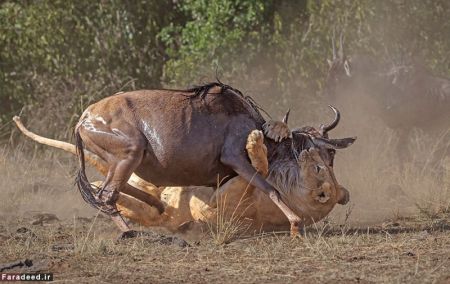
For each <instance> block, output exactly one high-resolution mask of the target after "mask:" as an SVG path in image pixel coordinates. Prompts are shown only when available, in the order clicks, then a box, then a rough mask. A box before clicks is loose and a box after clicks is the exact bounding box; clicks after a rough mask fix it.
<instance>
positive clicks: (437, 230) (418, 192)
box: [0, 127, 450, 283]
mask: <svg viewBox="0 0 450 284" xmlns="http://www.w3.org/2000/svg"><path fill="white" fill-rule="evenodd" d="M342 131H343V132H347V131H346V130H345V127H344V129H343V130H342ZM348 133H349V132H347V134H348ZM415 135H416V136H414V137H415V138H414V139H412V141H413V143H411V148H412V149H416V151H415V152H414V153H416V154H414V156H413V157H412V159H411V162H410V163H408V164H406V165H404V166H403V167H399V166H398V162H397V158H396V154H395V147H394V146H395V143H396V135H395V133H393V132H392V131H390V130H389V129H386V128H383V127H375V128H373V129H371V135H370V136H368V135H359V138H358V141H357V143H356V144H355V145H354V146H352V148H351V149H349V150H347V151H345V152H344V151H342V152H340V154H339V156H338V157H337V161H336V171H337V178H338V180H339V181H340V182H341V183H342V184H344V185H345V186H347V187H348V189H349V190H350V192H351V198H352V202H351V204H352V205H351V206H346V207H336V209H335V210H333V212H332V213H331V214H330V216H329V218H326V219H325V220H323V221H322V222H319V223H317V224H314V225H313V226H310V227H309V228H307V230H306V233H305V235H304V236H303V237H302V238H297V239H291V238H290V237H289V236H287V235H285V234H263V235H259V236H253V237H250V238H240V237H241V234H242V232H243V231H245V223H240V222H241V221H239V218H238V217H239V216H240V215H239V214H240V213H239V212H240V211H238V210H237V211H236V213H235V214H231V218H229V217H230V214H225V212H222V213H221V210H223V209H220V208H225V206H220V203H222V202H224V201H226V200H224V199H222V200H221V201H219V204H218V211H219V214H218V217H217V218H218V219H217V225H214V226H213V225H211V226H210V232H211V237H210V238H208V239H202V240H200V243H198V242H196V241H197V240H195V239H192V240H190V241H191V244H192V246H191V247H188V248H180V247H178V246H175V245H163V244H159V243H155V242H154V241H152V240H149V239H148V238H137V239H131V240H127V241H121V242H119V243H116V241H115V239H116V237H117V234H118V230H117V229H116V228H115V226H114V224H112V222H110V220H108V219H107V218H104V217H103V216H102V215H101V214H100V215H97V212H96V211H95V210H93V209H91V208H89V207H88V206H87V205H86V204H84V203H83V201H82V199H81V198H80V196H79V194H78V192H77V190H76V189H75V187H74V186H73V177H72V175H73V173H74V170H75V168H76V164H75V163H74V162H73V161H74V160H75V159H74V158H73V157H71V156H65V155H59V154H58V155H55V154H54V153H53V154H52V151H49V152H44V153H42V152H38V151H36V152H32V153H31V154H30V153H29V152H28V153H27V154H25V153H23V152H22V151H21V149H23V148H21V147H18V148H15V149H14V150H12V149H10V148H8V147H4V148H1V149H0V176H1V179H0V214H1V215H2V217H3V218H2V220H1V222H0V251H1V252H2V254H1V256H2V257H1V259H2V262H8V261H15V260H19V259H24V258H30V259H33V260H34V263H35V266H34V267H31V268H29V269H31V270H32V269H36V270H41V271H51V272H54V273H55V279H56V280H63V281H66V282H76V283H92V282H107V283H111V282H113V283H115V282H125V281H126V282H132V281H134V282H146V283H180V282H184V283H211V282H212V283H224V282H228V283H286V282H288V283H289V282H296V281H300V282H302V283H323V282H329V283H336V282H338V283H370V282H376V283H448V282H449V281H450V272H449V271H448V267H449V266H450V234H449V229H450V210H449V208H450V195H449V192H450V178H449V176H448V171H447V172H445V171H444V172H443V171H442V170H441V171H440V170H439V168H438V167H439V165H437V166H431V165H432V163H431V162H427V161H426V158H427V157H429V156H430V153H434V151H436V150H435V149H436V147H434V146H430V145H432V144H431V143H430V140H431V141H434V142H436V141H440V142H439V143H440V144H439V145H440V146H442V145H443V144H445V143H448V139H447V140H446V139H441V140H439V139H436V137H434V138H433V137H426V136H425V135H423V134H421V133H417V134H415ZM336 136H339V135H338V134H336ZM427 139H429V140H427ZM427 141H428V142H427ZM440 146H439V147H440ZM28 148H29V147H28ZM446 163H447V161H444V160H442V163H441V166H442V167H445V166H446V167H448V165H449V164H446ZM447 169H448V168H447ZM93 179H94V178H93ZM38 212H48V213H53V214H56V215H57V216H58V218H59V219H60V220H59V221H58V220H54V221H51V222H44V223H41V224H35V225H32V222H33V218H34V217H33V216H34V215H36V213H38ZM225 216H228V217H225ZM21 227H25V228H27V229H28V230H29V231H26V230H25V231H24V232H23V233H20V232H21V230H19V232H18V231H17V229H19V228H21ZM22 231H23V229H22ZM28 271H30V270H28Z"/></svg>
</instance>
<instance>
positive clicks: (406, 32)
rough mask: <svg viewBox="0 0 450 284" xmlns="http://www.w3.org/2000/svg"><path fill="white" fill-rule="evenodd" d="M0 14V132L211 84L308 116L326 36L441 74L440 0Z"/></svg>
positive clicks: (226, 1) (55, 0)
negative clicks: (122, 94) (119, 99)
mask: <svg viewBox="0 0 450 284" xmlns="http://www.w3.org/2000/svg"><path fill="white" fill-rule="evenodd" d="M0 3H1V4H0V31H1V32H0V100H1V105H0V124H1V125H3V124H4V123H6V122H7V121H10V118H11V116H12V115H13V114H16V113H17V112H19V111H20V109H21V108H22V107H23V106H26V107H27V108H28V109H33V112H35V110H38V109H44V110H45V111H43V112H41V113H39V114H42V113H44V114H47V115H48V117H49V121H50V122H51V123H53V124H54V125H53V126H54V127H53V126H52V128H54V129H58V128H59V127H60V126H61V125H56V124H55V123H56V121H58V123H60V121H68V122H69V123H68V124H65V127H66V129H69V126H70V125H73V123H74V122H75V121H76V118H77V115H78V114H79V113H80V112H81V110H82V109H83V108H84V107H85V106H86V105H87V104H88V103H90V102H91V101H93V100H98V99H99V98H101V97H104V96H107V95H110V94H112V93H114V92H116V91H119V90H121V89H135V88H152V87H159V86H162V85H165V86H176V87H185V86H186V85H192V84H196V83H200V82H202V81H209V80H213V79H214V78H215V76H216V73H217V75H218V76H219V77H220V79H221V80H223V81H227V82H229V83H232V84H234V85H237V86H238V87H239V88H242V89H243V90H244V91H245V92H247V91H248V92H250V94H252V95H255V96H256V97H257V99H259V100H261V101H263V102H266V101H270V102H271V103H270V104H269V103H265V105H266V106H267V105H269V109H268V110H269V111H270V112H281V110H284V109H285V108H287V106H290V107H292V108H299V109H302V110H306V111H303V112H302V113H303V114H304V115H310V114H311V113H312V111H309V110H311V109H315V108H317V107H319V105H322V103H321V102H320V99H321V96H320V95H321V92H320V90H321V88H322V85H323V82H324V78H325V74H326V71H327V65H326V59H327V58H329V57H331V39H332V37H333V30H334V31H335V35H336V37H338V36H339V34H340V33H341V32H342V33H343V34H344V35H345V50H346V51H347V52H348V53H358V52H359V53H369V54H372V55H375V56H377V58H379V60H380V61H384V62H385V63H386V64H392V62H396V63H397V64H398V63H399V62H401V61H402V60H405V58H406V59H408V58H409V59H411V58H413V59H414V60H418V61H420V62H423V63H425V64H426V65H428V66H429V67H430V68H432V69H433V70H435V71H436V73H438V74H440V75H444V76H445V75H449V74H450V53H449V50H450V48H449V47H450V46H449V45H450V39H449V38H448V34H449V33H450V21H449V20H448V16H447V15H448V14H449V12H450V4H449V2H448V1H446V0H409V1H405V0H389V1H388V0H382V1H369V0H361V1H352V0H336V1H334V0H322V1H314V0H299V1H293V0H282V1H272V0H270V1H264V0H248V1H245V0H210V1H206V0H185V1H156V0H140V1H131V0H111V1H74V0H67V1H63V0H52V1H50V0H36V1H12V0H5V1H1V2H0ZM49 105H50V106H51V108H49ZM55 110H56V111H58V113H59V116H58V117H57V118H58V119H55V118H56V117H55V116H54V112H53V111H55ZM308 111H309V112H310V113H308ZM61 112H63V113H61ZM36 115H37V114H36ZM47 127H48V125H47ZM66 132H67V131H66ZM67 133H68V132H67ZM0 136H1V133H0ZM0 138H1V137H0Z"/></svg>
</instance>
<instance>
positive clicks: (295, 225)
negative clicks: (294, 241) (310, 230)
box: [291, 221, 301, 238]
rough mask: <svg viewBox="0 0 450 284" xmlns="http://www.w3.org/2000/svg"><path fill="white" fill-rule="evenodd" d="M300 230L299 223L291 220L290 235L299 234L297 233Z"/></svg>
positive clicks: (293, 236)
mask: <svg viewBox="0 0 450 284" xmlns="http://www.w3.org/2000/svg"><path fill="white" fill-rule="evenodd" d="M300 231H301V224H300V222H298V221H295V222H291V237H292V238H295V237H297V236H299V233H300Z"/></svg>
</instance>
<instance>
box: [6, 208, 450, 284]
mask: <svg viewBox="0 0 450 284" xmlns="http://www.w3.org/2000/svg"><path fill="white" fill-rule="evenodd" d="M100 216H101V215H99V216H97V217H91V218H86V217H78V218H74V219H72V220H71V219H68V220H57V219H55V218H54V217H55V216H54V215H51V214H49V215H45V214H44V215H42V214H40V215H39V214H36V215H35V216H34V217H30V218H7V219H4V220H3V221H2V223H1V225H0V251H1V252H2V256H1V261H2V264H1V265H4V264H6V263H10V262H15V261H18V260H19V261H20V260H22V261H24V260H25V259H30V260H32V262H33V265H32V266H31V267H26V266H25V267H17V268H13V269H8V270H4V271H3V272H36V271H40V272H44V271H48V272H52V273H54V279H55V280H56V281H61V282H76V283H119V282H125V281H126V282H138V283H140V282H142V283H291V282H299V283H450V269H449V267H450V231H449V230H450V222H449V215H447V216H441V217H442V218H436V219H435V220H433V221H432V220H422V221H418V220H412V219H398V220H395V221H391V222H386V223H384V224H382V225H380V226H377V227H372V228H360V229H355V228H349V227H345V228H339V227H331V226H329V225H324V224H318V226H317V227H315V228H309V229H308V230H307V232H306V236H303V237H300V238H296V239H291V237H289V236H287V235H286V234H277V235H275V234H267V235H260V236H253V237H250V238H243V239H240V240H237V241H234V242H231V243H230V244H227V245H217V244H215V243H214V242H213V241H212V239H211V238H210V237H209V236H208V233H207V232H206V233H205V235H204V236H203V237H200V238H199V239H197V240H193V239H188V242H189V244H190V245H189V246H187V247H182V246H180V243H177V242H173V241H172V240H171V239H167V238H164V237H161V235H159V234H153V235H150V236H147V237H139V238H136V239H127V240H121V241H116V238H117V235H118V230H117V229H116V228H115V227H114V225H113V224H112V223H111V222H110V221H109V220H108V219H106V218H104V217H100Z"/></svg>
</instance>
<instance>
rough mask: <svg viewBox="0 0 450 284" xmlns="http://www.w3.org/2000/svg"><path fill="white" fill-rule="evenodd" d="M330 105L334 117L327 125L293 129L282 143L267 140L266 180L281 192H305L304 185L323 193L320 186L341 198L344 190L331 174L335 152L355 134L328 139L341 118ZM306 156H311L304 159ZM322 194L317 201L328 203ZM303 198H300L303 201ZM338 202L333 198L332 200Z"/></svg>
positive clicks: (346, 144) (308, 188)
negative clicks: (267, 178)
mask: <svg viewBox="0 0 450 284" xmlns="http://www.w3.org/2000/svg"><path fill="white" fill-rule="evenodd" d="M330 108H331V109H332V110H333V112H334V113H335V118H334V120H333V121H332V122H331V123H330V124H322V125H320V127H319V128H318V129H317V128H315V127H311V126H305V127H300V128H295V129H294V130H292V131H291V135H290V136H289V137H287V138H285V139H283V140H281V142H273V143H270V148H271V151H269V152H270V154H269V181H271V182H272V183H273V184H274V185H275V186H276V187H277V188H278V189H279V190H280V191H281V192H282V194H283V193H284V194H286V195H287V194H289V196H291V194H294V195H295V194H303V195H304V193H302V192H305V190H304V189H305V188H306V189H307V190H306V191H307V192H310V193H311V194H312V192H316V191H317V190H319V191H320V192H322V191H321V190H322V189H323V188H328V189H326V190H325V189H323V190H325V191H331V192H334V193H333V194H334V196H335V197H336V196H341V197H342V196H343V195H344V194H343V192H346V190H345V189H343V187H341V186H340V185H339V183H338V182H337V181H336V178H335V176H334V172H333V163H334V155H335V153H336V150H337V149H343V148H346V147H348V146H350V145H351V144H353V142H354V141H355V140H356V137H350V138H343V139H332V138H329V131H331V130H332V129H334V128H335V127H336V126H337V125H338V123H339V120H340V113H339V111H338V110H337V109H336V108H334V107H332V106H330ZM286 122H287V121H286ZM307 157H310V158H309V159H306V158H307ZM311 159H313V162H311ZM305 161H306V162H305ZM306 165H308V166H306ZM311 165H312V166H311ZM305 167H307V168H305ZM319 176H320V177H319ZM311 178H312V179H311ZM308 182H309V183H308ZM311 182H312V183H313V184H311ZM314 183H315V184H314ZM333 188H334V190H333ZM321 196H322V194H319V197H318V198H319V199H317V201H319V202H322V201H323V202H327V200H328V199H327V198H325V197H324V198H322V197H321ZM304 198H305V197H303V198H300V199H302V200H303V201H304V200H305V199H304ZM320 198H322V199H320ZM342 198H343V197H342ZM341 201H342V200H336V199H335V200H334V203H336V202H341ZM342 202H343V201H342Z"/></svg>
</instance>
